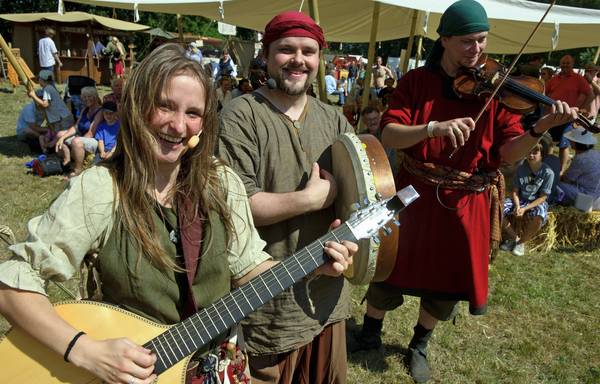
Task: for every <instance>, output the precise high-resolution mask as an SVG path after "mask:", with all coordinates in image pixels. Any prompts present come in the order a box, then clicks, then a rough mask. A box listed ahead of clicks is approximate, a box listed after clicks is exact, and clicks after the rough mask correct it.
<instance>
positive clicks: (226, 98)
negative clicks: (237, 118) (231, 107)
mask: <svg viewBox="0 0 600 384" xmlns="http://www.w3.org/2000/svg"><path fill="white" fill-rule="evenodd" d="M218 84H219V88H217V91H216V93H217V103H218V106H217V110H218V111H220V110H221V109H223V108H225V106H226V105H227V104H228V103H229V102H230V101H231V99H232V98H233V96H232V94H231V78H230V77H229V76H223V77H222V78H221V79H220V80H219V81H218Z"/></svg>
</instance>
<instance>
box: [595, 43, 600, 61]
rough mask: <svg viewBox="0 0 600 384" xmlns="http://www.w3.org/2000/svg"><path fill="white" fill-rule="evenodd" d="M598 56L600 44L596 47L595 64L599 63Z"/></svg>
mask: <svg viewBox="0 0 600 384" xmlns="http://www.w3.org/2000/svg"><path fill="white" fill-rule="evenodd" d="M598 56H600V46H598V48H596V54H595V55H594V64H598Z"/></svg>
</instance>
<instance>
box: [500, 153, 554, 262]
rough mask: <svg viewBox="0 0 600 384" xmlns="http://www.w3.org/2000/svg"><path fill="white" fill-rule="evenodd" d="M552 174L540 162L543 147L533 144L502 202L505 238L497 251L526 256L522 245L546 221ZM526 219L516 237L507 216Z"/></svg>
mask: <svg viewBox="0 0 600 384" xmlns="http://www.w3.org/2000/svg"><path fill="white" fill-rule="evenodd" d="M553 181H554V172H553V171H552V169H550V167H549V166H548V165H547V164H545V163H544V162H543V161H542V144H540V143H538V144H536V145H535V146H534V147H533V148H532V149H531V152H529V156H527V161H524V162H523V163H522V164H521V165H520V166H519V168H517V173H516V175H515V178H514V180H513V186H512V193H511V196H510V197H509V198H506V199H505V200H504V208H503V214H504V216H505V220H503V224H504V232H505V233H506V235H507V236H508V238H507V239H506V240H504V242H503V243H502V244H501V245H500V248H501V249H503V250H505V251H508V252H512V253H513V254H514V255H516V256H523V255H524V254H525V243H526V242H527V241H529V240H530V239H531V238H533V236H535V234H536V233H537V232H538V231H539V230H540V228H542V226H543V225H544V224H545V223H546V220H547V218H548V202H547V201H546V200H547V199H548V196H550V194H551V192H552V184H553ZM509 215H513V216H515V218H525V216H526V217H527V219H526V220H525V221H524V223H523V226H522V229H521V231H520V233H519V234H517V232H516V231H515V229H514V228H513V226H512V225H511V223H510V221H509V220H508V219H507V218H506V216H509Z"/></svg>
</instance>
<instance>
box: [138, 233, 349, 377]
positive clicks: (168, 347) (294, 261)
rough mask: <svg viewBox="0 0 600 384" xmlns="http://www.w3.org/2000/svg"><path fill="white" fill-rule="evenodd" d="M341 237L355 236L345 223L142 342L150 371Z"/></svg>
mask: <svg viewBox="0 0 600 384" xmlns="http://www.w3.org/2000/svg"><path fill="white" fill-rule="evenodd" d="M343 240H350V241H356V240H357V239H356V238H355V237H354V234H353V233H352V231H351V229H350V227H349V226H348V225H347V224H343V225H341V226H339V227H338V228H336V229H335V230H333V231H331V232H329V233H327V234H326V235H324V236H323V237H321V238H319V239H318V240H316V241H314V242H312V243H311V244H309V245H308V246H306V247H304V248H302V249H301V250H299V251H298V252H296V253H294V255H293V256H292V257H289V258H287V259H285V260H284V261H282V262H281V263H279V264H277V265H275V266H274V267H273V268H271V269H269V270H267V271H265V272H263V273H261V274H260V275H258V276H257V277H255V278H253V279H252V280H251V281H250V282H248V283H246V284H244V285H242V286H241V287H239V288H236V289H235V290H233V291H231V292H230V293H229V294H227V295H225V296H223V297H222V298H220V299H219V300H217V301H216V302H215V303H213V304H212V305H210V306H208V307H206V308H204V309H202V310H201V311H199V312H198V313H196V314H194V315H193V316H190V317H189V318H187V319H186V320H184V321H182V322H180V323H178V324H176V325H174V326H173V327H171V328H169V330H168V331H166V332H164V333H162V334H161V335H159V336H157V337H155V338H154V339H152V340H150V341H149V342H147V343H146V344H144V347H145V348H148V349H151V350H153V351H154V352H155V353H156V354H157V357H158V358H157V361H156V364H155V370H154V372H155V373H157V374H160V373H161V372H164V371H165V370H167V369H168V368H169V367H171V366H173V365H175V364H176V363H177V362H179V361H180V360H182V359H183V358H185V357H186V356H189V355H190V354H192V353H194V352H195V351H197V350H198V349H200V348H202V347H204V346H205V345H207V344H208V343H210V342H211V340H213V339H214V338H215V337H217V336H218V335H220V334H222V333H223V332H225V331H227V330H228V329H229V328H230V327H232V326H233V325H235V324H237V323H239V322H240V321H241V320H242V319H243V318H244V317H246V316H247V315H248V314H249V313H251V312H253V311H255V310H256V309H258V308H259V307H260V306H261V305H263V304H264V303H266V302H267V301H269V300H271V299H272V298H273V297H275V296H277V295H278V294H280V293H281V292H283V291H284V290H285V289H287V288H289V287H290V286H292V285H293V284H294V283H296V282H298V281H299V280H301V279H302V278H303V277H305V276H306V275H308V274H309V273H311V272H312V271H314V270H315V269H317V268H318V267H319V266H321V265H322V264H324V263H325V262H326V261H327V260H328V259H329V257H328V256H327V255H325V254H324V252H323V248H324V244H325V243H326V242H327V241H337V242H341V241H343Z"/></svg>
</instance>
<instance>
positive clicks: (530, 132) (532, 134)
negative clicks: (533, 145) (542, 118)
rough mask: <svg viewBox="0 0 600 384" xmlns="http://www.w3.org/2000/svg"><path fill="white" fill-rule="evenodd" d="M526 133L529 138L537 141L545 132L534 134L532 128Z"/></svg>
mask: <svg viewBox="0 0 600 384" xmlns="http://www.w3.org/2000/svg"><path fill="white" fill-rule="evenodd" d="M528 132H529V134H530V135H531V137H534V138H536V139H539V138H540V137H542V136H544V133H546V132H536V131H535V128H534V127H531V129H530V130H529V131H528Z"/></svg>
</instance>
